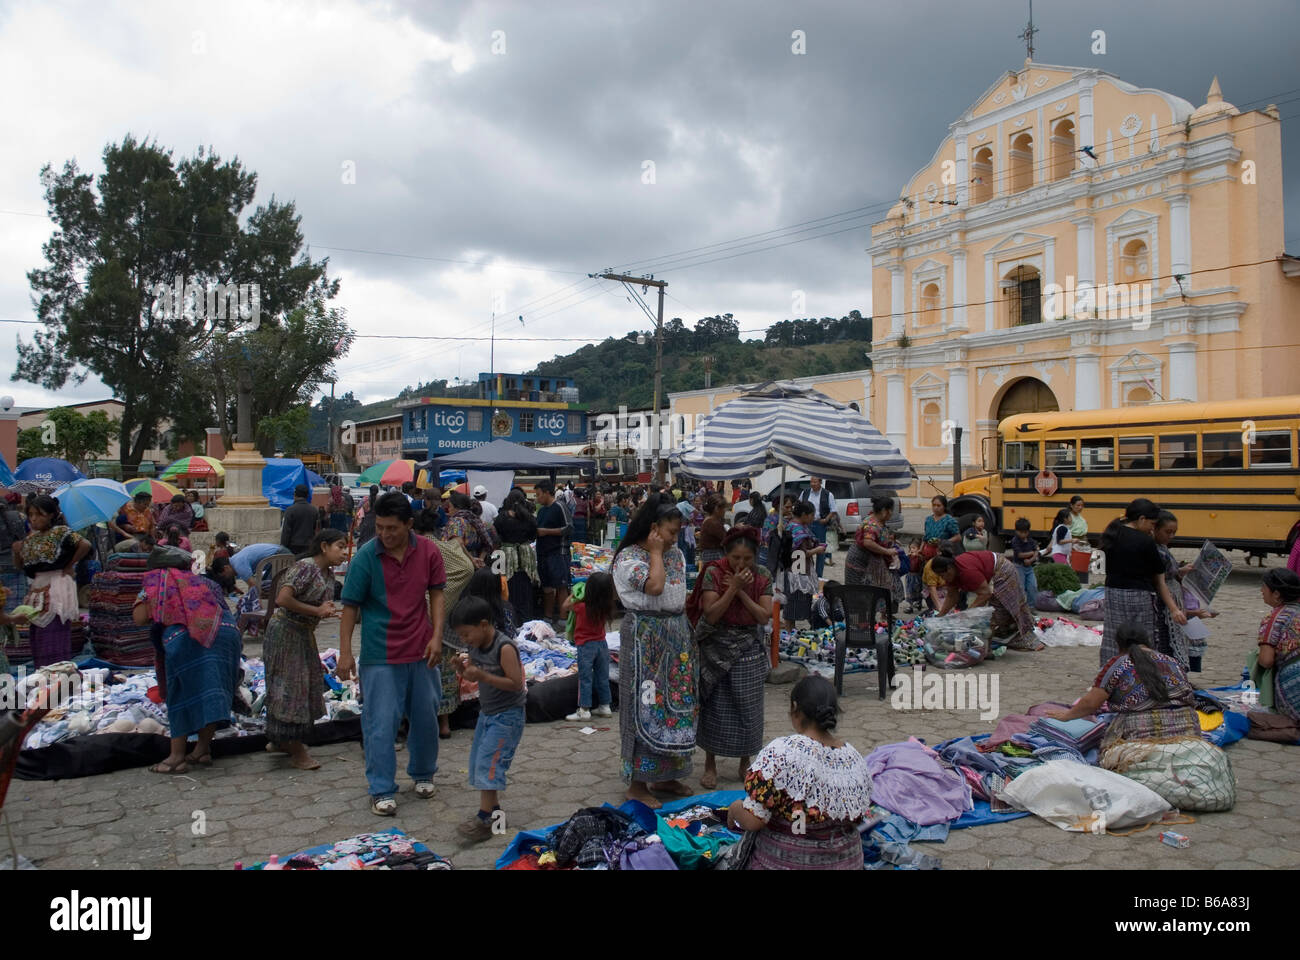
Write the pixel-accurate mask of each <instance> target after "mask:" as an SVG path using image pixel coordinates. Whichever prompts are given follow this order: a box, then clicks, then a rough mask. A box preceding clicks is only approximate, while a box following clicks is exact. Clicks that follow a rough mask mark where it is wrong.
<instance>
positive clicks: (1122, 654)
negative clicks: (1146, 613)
mask: <svg viewBox="0 0 1300 960" xmlns="http://www.w3.org/2000/svg"><path fill="white" fill-rule="evenodd" d="M1149 639H1150V638H1149V637H1148V636H1147V635H1146V632H1145V631H1143V630H1142V629H1141V628H1139V627H1134V626H1132V625H1125V626H1122V627H1120V628H1119V629H1118V630H1116V631H1115V644H1116V646H1117V648H1118V649H1119V653H1118V654H1116V655H1115V656H1114V657H1112V658H1111V659H1110V661H1109V662H1108V663H1107V664H1106V665H1105V666H1104V667H1102V668H1101V672H1100V673H1099V674H1097V679H1095V680H1094V681H1093V682H1092V688H1091V689H1090V690H1088V692H1087V693H1085V694H1084V695H1083V697H1082V698H1080V700H1079V702H1078V703H1076V704H1075V705H1074V706H1073V707H1071V708H1070V709H1069V710H1055V711H1051V712H1049V713H1048V716H1050V717H1055V718H1056V719H1057V720H1078V719H1079V718H1081V717H1088V716H1092V715H1093V714H1094V713H1096V712H1097V711H1098V710H1100V709H1101V707H1102V705H1103V704H1109V710H1110V712H1111V714H1112V715H1113V716H1112V719H1111V721H1110V725H1109V726H1108V727H1107V728H1106V735H1105V737H1103V738H1102V741H1101V746H1100V748H1099V751H1098V752H1099V755H1104V754H1105V753H1106V750H1107V748H1108V747H1110V746H1111V745H1113V744H1116V743H1119V742H1121V741H1133V740H1176V739H1178V738H1180V737H1199V736H1200V735H1201V724H1200V720H1199V719H1198V718H1197V716H1196V707H1195V703H1196V698H1195V694H1194V693H1193V690H1192V685H1191V684H1190V683H1188V682H1187V674H1186V673H1185V672H1183V668H1182V667H1181V666H1179V664H1178V661H1177V660H1175V659H1174V658H1173V657H1170V656H1166V655H1165V654H1163V653H1157V652H1156V651H1155V650H1152V649H1151V648H1150V647H1149V646H1147V644H1148V642H1149ZM1103 766H1104V764H1103Z"/></svg>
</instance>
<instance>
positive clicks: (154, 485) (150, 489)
mask: <svg viewBox="0 0 1300 960" xmlns="http://www.w3.org/2000/svg"><path fill="white" fill-rule="evenodd" d="M123 486H125V487H126V492H127V493H129V494H131V496H133V497H134V496H135V495H136V494H137V493H139V492H140V491H141V490H143V491H144V492H145V493H147V494H149V496H151V497H153V498H154V499H155V500H157V501H158V502H159V503H162V502H164V501H167V500H170V499H171V498H172V497H174V496H176V494H178V493H180V492H181V491H180V488H179V487H173V486H172V485H171V484H170V483H163V482H162V481H161V480H155V479H153V478H152V477H136V478H135V479H134V480H128V481H127V482H126V483H125V484H123Z"/></svg>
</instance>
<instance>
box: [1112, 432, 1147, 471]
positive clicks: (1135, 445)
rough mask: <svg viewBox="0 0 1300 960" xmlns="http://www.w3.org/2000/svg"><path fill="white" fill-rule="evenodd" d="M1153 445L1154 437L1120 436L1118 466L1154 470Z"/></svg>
mask: <svg viewBox="0 0 1300 960" xmlns="http://www.w3.org/2000/svg"><path fill="white" fill-rule="evenodd" d="M1155 446H1156V438H1155V437H1120V438H1119V468H1120V469H1121V470H1154V469H1155V468H1156V458H1155Z"/></svg>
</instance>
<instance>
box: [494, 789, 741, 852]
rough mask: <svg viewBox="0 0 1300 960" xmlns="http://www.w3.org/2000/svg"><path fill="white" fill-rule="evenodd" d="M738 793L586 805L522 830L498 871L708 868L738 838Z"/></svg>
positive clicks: (717, 793)
mask: <svg viewBox="0 0 1300 960" xmlns="http://www.w3.org/2000/svg"><path fill="white" fill-rule="evenodd" d="M739 796H741V794H740V792H739V791H731V792H725V791H722V792H716V793H709V794H703V795H701V796H698V797H688V798H686V799H684V800H677V801H673V802H672V803H668V804H665V805H664V807H663V808H662V809H661V810H659V811H658V812H656V811H653V810H651V809H650V808H649V807H647V806H645V805H644V804H642V803H638V802H636V801H635V800H629V801H628V802H626V803H624V804H623V805H622V806H621V807H611V806H609V805H606V806H603V807H585V808H583V809H581V810H579V811H578V812H577V813H575V814H574V815H573V816H571V817H570V818H569V819H568V820H566V821H565V822H564V823H561V824H557V825H555V826H553V827H548V828H546V829H545V830H541V831H533V832H527V833H521V834H519V835H518V836H516V837H515V839H514V840H513V841H512V842H511V844H510V846H509V847H507V848H506V852H505V853H504V854H502V856H501V858H500V859H498V860H497V869H500V870H708V869H712V868H713V867H715V866H717V865H718V864H719V862H720V861H721V860H722V859H723V853H724V851H725V850H727V849H728V848H729V847H731V846H732V845H734V844H735V843H736V842H737V841H739V840H740V836H739V835H738V834H736V833H735V832H733V831H731V830H729V829H728V828H727V826H726V823H725V814H726V808H727V807H728V806H729V805H730V803H731V802H732V801H733V800H735V799H736V798H738V797H739Z"/></svg>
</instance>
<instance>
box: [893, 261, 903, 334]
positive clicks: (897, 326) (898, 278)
mask: <svg viewBox="0 0 1300 960" xmlns="http://www.w3.org/2000/svg"><path fill="white" fill-rule="evenodd" d="M906 320H907V318H906V317H905V316H904V315H903V268H902V267H901V266H898V267H890V268H889V322H890V327H889V330H890V333H891V334H892V335H893V336H895V337H901V336H902V335H903V332H904V330H905V329H906V327H905V326H904V324H905V322H906Z"/></svg>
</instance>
